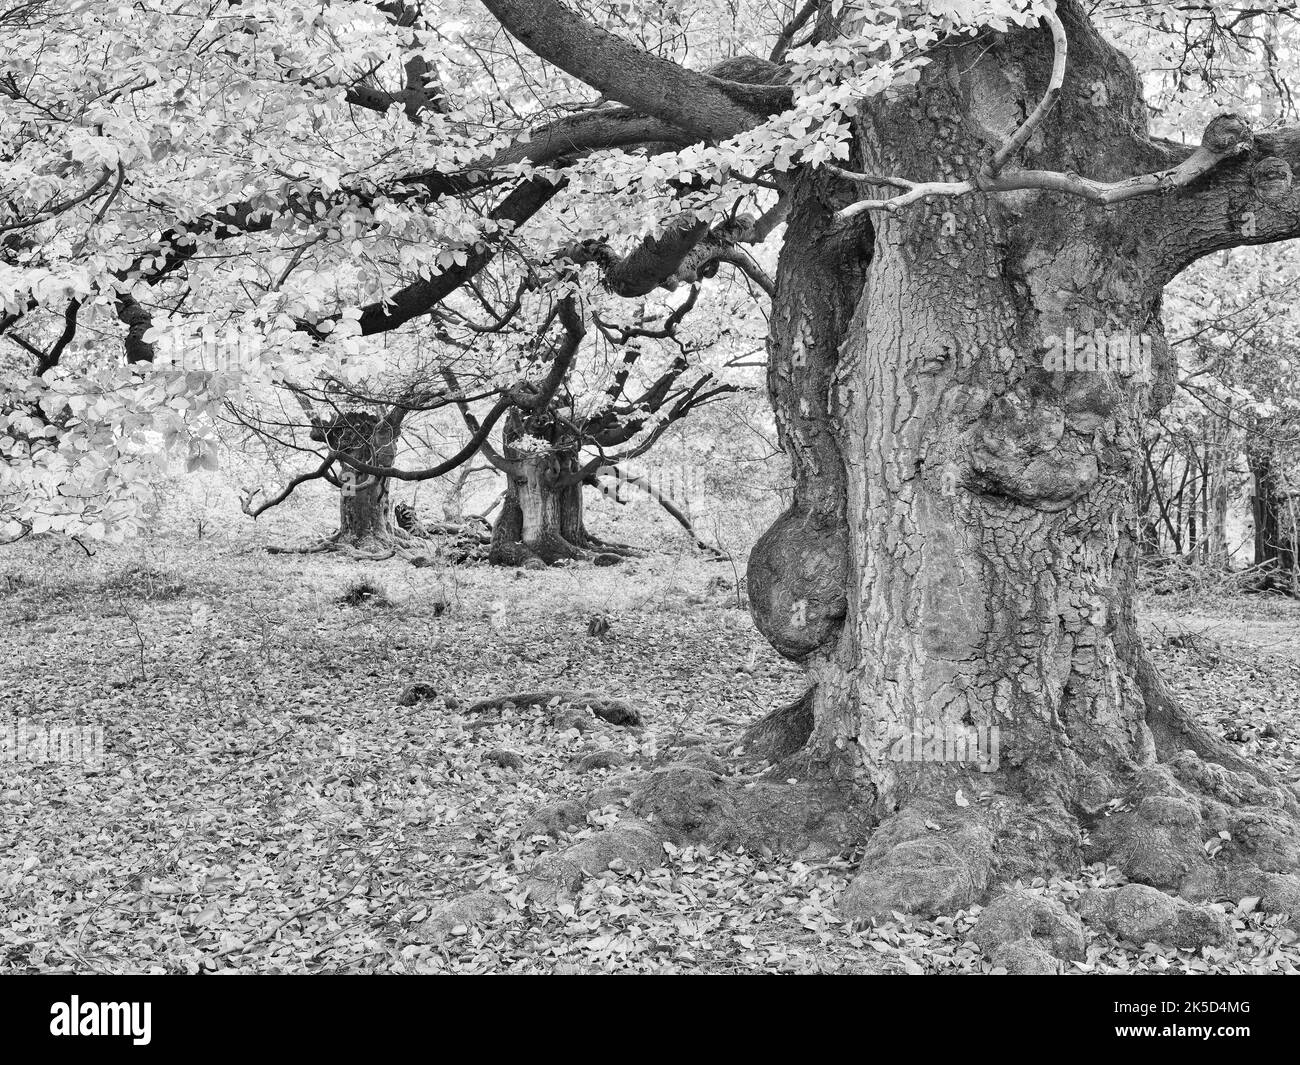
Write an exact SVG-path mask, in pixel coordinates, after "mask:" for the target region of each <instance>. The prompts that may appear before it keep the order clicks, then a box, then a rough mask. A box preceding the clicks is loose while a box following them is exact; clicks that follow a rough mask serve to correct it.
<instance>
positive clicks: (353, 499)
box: [311, 411, 401, 546]
mask: <svg viewBox="0 0 1300 1065" xmlns="http://www.w3.org/2000/svg"><path fill="white" fill-rule="evenodd" d="M311 435H312V439H313V440H320V441H323V442H325V443H326V444H328V445H329V447H330V448H332V449H333V450H335V451H338V452H340V453H341V454H342V455H344V456H347V457H349V458H352V459H354V460H355V461H357V462H361V463H365V464H366V465H369V466H392V465H393V463H394V461H395V460H396V458H397V444H398V441H399V439H400V435H401V427H400V424H399V423H398V421H397V419H395V418H384V417H379V416H377V415H374V414H370V413H368V412H364V411H354V412H349V413H343V414H339V415H337V416H336V417H335V418H334V419H333V420H332V421H330V422H329V423H328V424H326V425H321V426H318V427H317V428H316V429H313V430H312V434H311ZM339 481H340V488H339V530H338V534H337V537H336V538H337V540H338V542H340V543H342V544H348V545H352V546H360V545H365V544H367V543H372V542H376V541H385V540H387V539H388V538H390V537H391V536H392V533H393V508H392V500H391V498H390V495H389V478H387V477H374V476H372V475H370V474H367V473H360V472H358V471H357V470H355V469H353V468H352V467H350V466H348V465H347V464H346V463H344V462H340V463H339Z"/></svg>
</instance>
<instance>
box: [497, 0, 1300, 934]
mask: <svg viewBox="0 0 1300 1065" xmlns="http://www.w3.org/2000/svg"><path fill="white" fill-rule="evenodd" d="M484 2H485V4H486V6H487V7H488V8H489V9H490V10H491V11H492V12H493V14H494V15H496V16H497V18H498V19H499V20H500V21H501V23H502V24H503V25H504V26H505V27H506V28H507V29H508V30H509V31H510V33H511V34H512V35H513V36H515V37H516V38H517V39H518V40H519V41H520V42H522V43H523V44H525V45H526V46H528V47H529V48H531V49H533V50H534V51H535V52H536V53H537V54H539V55H541V56H543V57H544V58H546V59H548V60H550V61H551V62H553V63H555V64H557V65H559V66H560V67H562V68H563V69H565V70H566V71H568V72H569V73H570V74H572V75H573V76H574V77H577V78H580V79H582V80H584V81H587V82H588V83H589V84H591V85H592V86H594V87H595V88H598V89H599V90H601V92H603V93H604V94H605V95H606V97H608V98H610V99H613V100H616V101H619V102H621V103H623V104H625V105H626V106H628V107H630V108H634V109H637V110H639V111H641V112H642V113H644V114H646V115H648V116H652V117H654V118H657V119H660V120H662V121H664V122H667V123H670V124H674V125H677V126H679V127H680V128H682V129H683V130H686V131H689V132H691V133H694V134H695V135H697V136H699V137H701V138H704V139H706V140H723V139H725V138H730V137H735V136H737V135H738V134H739V133H740V132H741V131H742V130H745V129H747V128H754V127H758V126H759V125H760V124H761V123H762V121H763V120H764V117H765V116H766V115H767V114H770V113H771V111H772V110H774V109H776V108H779V107H780V106H782V105H781V103H780V102H779V101H776V102H774V101H773V99H772V97H771V95H770V94H764V93H762V92H749V91H742V90H740V89H739V88H738V87H737V86H734V85H728V84H725V83H720V82H717V81H715V80H714V79H711V78H709V77H707V76H702V75H699V74H695V73H693V72H691V71H687V70H684V69H682V68H680V67H677V66H674V65H673V64H670V63H666V62H665V61H664V60H662V59H660V58H657V57H652V56H649V55H647V54H644V53H642V52H641V51H640V50H639V49H636V48H635V47H633V46H631V45H629V44H627V43H626V42H625V41H622V40H619V39H617V38H614V37H612V36H611V35H609V34H607V33H605V32H604V31H602V30H600V29H598V28H597V27H595V26H593V25H591V24H588V23H585V22H583V21H582V20H581V19H580V18H578V17H577V16H576V15H574V14H572V13H571V12H569V11H568V10H566V9H565V8H563V7H562V6H561V5H560V4H558V3H555V2H552V0H484ZM837 10H839V5H830V4H827V5H825V6H824V9H823V10H821V11H820V13H819V15H818V18H817V26H818V33H819V34H820V39H821V40H824V41H826V40H829V41H833V40H834V39H835V36H836V34H837V33H838V32H840V29H841V25H840V23H838V22H837V17H836V15H835V14H834V13H833V12H835V11H837ZM1035 11H1036V13H1037V14H1038V15H1039V16H1040V19H1039V20H1038V21H1037V24H1035V25H1032V26H1023V25H1020V26H1017V25H1008V24H1004V25H1002V26H1001V27H999V28H996V29H994V28H990V29H986V30H984V31H982V32H979V33H977V34H974V35H958V34H953V35H950V36H940V38H939V39H938V40H937V41H935V42H934V43H933V44H932V45H931V46H930V47H929V48H928V49H927V51H926V58H927V60H928V62H927V63H926V64H925V65H924V66H923V67H922V68H921V69H920V70H919V73H918V76H917V77H916V78H914V79H912V81H911V84H910V85H909V84H898V85H895V86H894V87H893V88H892V89H891V90H890V91H888V92H883V93H878V94H876V95H874V96H870V97H868V98H866V99H863V100H862V101H861V102H860V103H859V105H858V106H857V108H856V109H855V114H854V118H853V123H852V143H851V151H850V153H849V157H848V158H847V159H846V160H844V161H843V165H839V164H834V163H827V164H826V165H820V166H815V165H804V166H795V167H793V168H791V169H790V170H789V171H788V172H787V173H786V174H785V175H784V178H783V180H784V183H785V186H786V191H785V195H786V196H787V197H788V198H789V218H788V223H787V230H786V235H785V242H784V246H783V250H782V253H781V261H780V270H779V275H778V277H777V279H776V291H775V309H774V314H773V326H772V334H771V340H770V348H771V350H770V371H769V384H770V390H771V396H772V401H773V403H774V404H775V406H776V410H777V414H778V418H779V423H780V427H781V433H782V439H783V441H784V444H785V446H786V448H787V449H788V451H789V453H790V455H791V457H792V459H793V462H794V467H795V472H796V476H797V481H798V488H797V494H796V500H795V503H794V506H793V507H792V508H791V509H790V510H789V511H788V512H786V513H785V514H784V515H783V516H782V517H781V518H780V519H779V520H778V521H777V523H776V524H775V525H774V526H773V527H772V528H771V529H770V530H769V531H768V532H767V534H766V535H765V536H764V537H763V538H762V540H761V541H760V543H759V544H758V546H757V548H756V549H755V551H754V553H753V557H752V559H751V561H750V567H749V573H750V596H751V603H752V608H753V612H754V615H755V617H756V619H757V621H758V623H759V625H760V627H761V629H762V630H763V632H764V633H765V635H766V636H767V637H768V639H769V640H771V642H772V644H773V645H774V646H775V647H776V648H777V649H778V650H779V651H780V652H781V653H782V654H784V655H787V656H788V657H790V658H793V659H796V660H798V661H800V662H802V663H804V665H805V667H806V669H807V672H808V676H809V679H810V681H811V683H812V690H811V693H810V695H809V696H808V697H807V698H806V699H804V700H802V701H801V702H800V703H799V704H796V706H795V707H794V708H791V709H790V710H788V711H786V712H785V713H784V714H782V715H779V716H778V717H777V718H774V719H772V720H769V721H768V722H765V723H764V725H763V727H762V728H760V729H758V730H756V732H755V734H754V740H755V742H759V741H760V740H761V741H763V742H765V743H766V744H767V745H768V749H770V750H772V751H777V752H784V760H783V761H782V762H781V764H780V766H779V767H778V770H777V772H776V773H775V774H774V777H776V778H779V779H786V778H794V779H798V780H799V781H800V784H798V785H791V786H787V791H786V793H785V794H784V795H782V794H781V793H780V789H779V788H777V789H772V790H771V791H769V792H768V793H767V797H766V799H765V801H766V802H768V803H769V805H770V807H771V810H770V811H769V814H768V816H767V818H766V820H762V819H761V818H760V819H759V820H762V823H763V824H764V825H765V826H766V827H767V828H768V829H769V830H770V831H772V832H780V833H787V834H792V835H795V836H797V835H799V834H801V833H803V834H805V835H807V834H814V835H815V834H816V833H815V831H814V830H813V829H811V828H810V827H809V826H810V825H812V824H815V823H816V822H817V821H818V820H819V819H820V821H821V822H822V826H821V827H822V829H823V830H825V831H828V832H833V831H838V830H846V831H850V832H851V831H853V830H854V829H855V828H860V827H862V826H863V825H866V826H871V827H872V831H871V835H870V837H869V841H868V843H867V850H866V855H865V858H864V861H863V863H862V867H861V870H860V872H859V873H858V876H857V878H856V880H855V882H854V884H853V886H852V888H851V890H850V892H849V896H848V898H847V899H846V901H845V906H846V908H847V909H848V910H849V912H852V913H862V914H865V913H881V912H887V911H889V910H890V909H891V908H898V907H910V908H920V909H931V910H935V909H939V910H942V909H950V908H953V907H957V906H962V905H965V904H967V903H970V902H972V901H975V900H976V899H978V898H980V897H981V896H982V895H983V894H984V893H985V892H986V891H987V890H988V889H989V888H990V887H991V886H992V885H993V884H994V883H995V882H997V881H1001V880H1004V879H1006V878H1007V877H1011V876H1018V875H1028V874H1032V873H1039V872H1046V871H1049V870H1055V869H1070V868H1073V867H1076V866H1077V864H1078V863H1079V861H1080V860H1081V858H1083V857H1085V856H1087V857H1091V858H1092V859H1094V860H1097V859H1105V860H1107V861H1109V862H1112V863H1113V864H1115V865H1117V866H1119V867H1120V868H1121V869H1123V871H1124V872H1125V873H1126V874H1127V875H1128V876H1130V877H1131V878H1133V879H1135V880H1138V881H1141V882H1145V883H1148V884H1153V885H1156V886H1158V887H1161V888H1166V889H1169V890H1172V891H1178V892H1181V893H1183V894H1184V895H1189V896H1198V897H1206V896H1210V895H1215V894H1218V893H1238V894H1243V895H1244V894H1252V895H1259V896H1261V897H1262V898H1263V899H1264V905H1265V906H1267V907H1271V908H1274V909H1284V910H1294V909H1297V908H1300V880H1297V879H1296V877H1295V872H1296V869H1297V865H1298V863H1300V835H1298V834H1297V825H1296V815H1297V807H1296V801H1295V796H1294V795H1293V794H1292V793H1291V792H1290V790H1289V789H1287V788H1285V787H1283V786H1281V785H1279V784H1278V782H1276V781H1274V780H1272V779H1271V778H1270V777H1269V776H1268V775H1267V774H1266V773H1265V772H1263V771H1261V770H1259V769H1256V768H1254V767H1252V766H1251V765H1249V764H1246V763H1245V762H1243V761H1242V759H1240V758H1239V757H1237V756H1236V755H1235V754H1234V753H1232V752H1231V751H1229V750H1228V749H1226V748H1225V746H1224V744H1223V743H1222V742H1221V741H1218V740H1217V739H1215V738H1214V737H1212V736H1210V735H1209V734H1207V733H1206V732H1205V730H1203V729H1202V728H1201V727H1200V726H1198V725H1197V724H1196V723H1195V722H1194V721H1193V720H1192V719H1191V717H1190V716H1189V714H1188V713H1187V712H1186V710H1185V709H1184V708H1182V707H1180V706H1179V705H1178V704H1177V703H1176V701H1175V700H1174V699H1173V698H1172V697H1171V695H1170V693H1169V692H1168V690H1167V689H1166V687H1165V686H1164V684H1163V683H1162V681H1161V679H1160V677H1159V675H1158V673H1157V672H1156V670H1155V669H1154V668H1153V666H1152V665H1151V663H1150V661H1149V659H1148V658H1147V655H1146V653H1145V651H1144V650H1143V647H1142V643H1141V641H1140V639H1139V638H1138V635H1137V632H1136V628H1135V621H1134V614H1133V576H1134V556H1135V552H1136V547H1137V543H1136V530H1135V528H1134V522H1133V513H1132V507H1131V503H1132V499H1133V492H1134V482H1135V477H1136V475H1137V472H1138V464H1139V462H1140V460H1141V449H1140V446H1139V443H1140V437H1141V433H1140V429H1141V426H1142V422H1143V419H1144V418H1146V417H1147V416H1148V415H1149V414H1150V412H1151V411H1152V410H1154V409H1158V408H1159V407H1160V406H1161V405H1162V404H1163V403H1165V402H1167V400H1168V398H1169V395H1170V390H1171V381H1172V360H1171V356H1170V353H1169V348H1168V344H1167V342H1166V340H1165V336H1164V332H1163V328H1162V323H1161V315H1160V302H1161V292H1162V289H1163V288H1164V286H1165V285H1166V284H1167V283H1168V282H1169V281H1170V280H1171V279H1172V278H1174V277H1175V276H1176V275H1177V274H1178V273H1179V272H1180V271H1181V270H1183V269H1184V268H1185V267H1187V266H1188V265H1189V264H1190V263H1192V262H1194V261H1195V260H1197V259H1198V258H1200V257H1202V256H1205V255H1208V254H1210V253H1212V252H1215V251H1218V250H1221V249H1225V248H1231V247H1233V246H1236V245H1241V244H1249V243H1266V242H1271V241H1280V240H1286V239H1289V238H1293V237H1296V236H1300V191H1297V190H1294V189H1293V186H1292V178H1291V175H1292V171H1293V169H1294V168H1295V167H1296V166H1297V165H1300V131H1296V130H1275V131H1270V132H1267V133H1254V132H1252V130H1251V129H1250V128H1249V126H1248V125H1247V123H1246V122H1245V121H1244V120H1242V119H1241V118H1239V117H1237V116H1234V115H1223V116H1220V117H1218V118H1216V119H1214V120H1213V121H1212V122H1210V123H1209V125H1208V127H1207V128H1206V129H1205V130H1204V132H1203V134H1202V135H1201V136H1200V144H1199V146H1196V147H1184V146H1181V145H1177V144H1173V143H1169V142H1165V141H1162V140H1159V139H1156V138H1154V137H1152V136H1150V135H1148V133H1147V129H1148V116H1147V111H1146V108H1145V105H1144V103H1143V98H1142V93H1141V86H1140V82H1139V78H1138V75H1137V73H1136V71H1135V69H1134V67H1133V65H1132V63H1131V62H1130V61H1129V60H1128V59H1127V58H1126V56H1125V55H1123V54H1122V53H1121V52H1120V51H1119V50H1118V49H1117V48H1116V47H1115V46H1114V45H1113V44H1112V43H1110V42H1108V41H1107V40H1106V39H1105V38H1103V36H1102V35H1101V34H1100V33H1099V32H1098V30H1097V28H1096V27H1095V26H1094V25H1093V24H1092V23H1091V22H1090V20H1089V16H1088V14H1087V12H1086V10H1085V8H1084V6H1083V5H1082V4H1080V3H1078V2H1076V0H1063V2H1061V3H1060V4H1059V5H1058V4H1050V3H1048V4H1040V5H1035ZM1098 334H1100V335H1102V336H1104V337H1105V338H1107V342H1106V344H1104V345H1103V347H1104V348H1105V349H1106V350H1105V351H1104V352H1103V353H1102V354H1103V358H1102V359H1101V361H1093V362H1091V363H1089V364H1087V365H1084V364H1078V365H1076V364H1072V363H1071V364H1063V363H1062V362H1061V361H1060V360H1059V358H1054V357H1053V356H1054V355H1056V356H1059V354H1060V351H1059V348H1060V344H1061V338H1066V337H1076V336H1083V335H1091V336H1096V335H1098ZM1121 348H1122V349H1123V350H1122V351H1121V350H1120V349H1121ZM1144 360H1145V361H1144ZM918 725H921V726H925V725H935V726H945V727H950V728H956V729H960V728H970V729H979V728H989V727H994V726H996V727H997V728H998V729H1000V735H1001V748H1000V760H999V763H998V767H997V768H996V770H994V771H990V772H986V773H979V772H976V771H975V770H974V768H973V767H972V766H971V765H969V764H962V763H953V762H943V761H935V760H929V759H922V760H896V759H892V758H890V757H888V756H887V751H888V743H887V742H882V741H883V740H885V738H887V737H889V736H891V735H895V734H898V733H899V731H900V730H901V731H911V730H914V729H915V728H916V727H917V726H918ZM985 768H991V767H989V766H986V767H985ZM683 786H684V785H683ZM800 789H811V790H812V791H814V792H818V793H820V794H821V795H822V798H821V799H820V800H819V801H818V802H817V803H815V804H813V803H809V802H808V801H805V800H803V799H799V798H797V797H796V795H795V793H796V792H798V791H799V790H800ZM832 794H833V795H834V796H835V798H834V799H833V800H828V799H827V798H826V796H827V795H832ZM719 801H721V800H719ZM735 801H737V802H740V801H742V800H740V799H736V800H735ZM743 801H745V802H747V803H753V802H755V801H757V800H755V799H753V798H752V797H748V798H746V799H744V800H743ZM684 805H685V806H690V804H683V803H682V802H680V801H679V802H676V803H674V802H670V801H667V800H665V801H662V802H658V803H655V802H651V803H650V804H649V806H650V808H653V809H656V810H657V811H658V812H659V813H660V815H661V816H665V817H671V816H672V814H673V812H674V811H675V812H676V813H677V814H678V815H679V816H680V814H681V811H682V809H683V808H684ZM814 809H815V810H817V811H818V813H816V814H812V813H810V811H812V810H814ZM691 810H692V813H691V820H692V822H693V823H695V822H698V824H697V825H696V827H697V828H698V825H699V824H704V823H705V822H706V821H707V818H705V817H703V816H702V815H700V812H699V810H698V809H697V808H696V807H694V806H691ZM776 811H784V814H778V813H777V812H776ZM828 811H829V812H828ZM790 813H793V814H795V815H796V816H795V817H794V818H793V819H792V818H790V817H788V816H785V815H787V814H790ZM795 822H797V823H795ZM1220 832H1226V833H1227V840H1228V841H1227V842H1226V844H1225V845H1224V847H1223V849H1222V850H1220V851H1218V853H1217V854H1216V855H1215V856H1214V857H1213V859H1211V858H1210V857H1207V849H1206V847H1205V843H1206V841H1207V839H1210V838H1212V837H1215V836H1216V834H1218V833H1220ZM1212 849H1213V848H1211V850H1212Z"/></svg>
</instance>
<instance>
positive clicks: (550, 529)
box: [488, 412, 592, 566]
mask: <svg viewBox="0 0 1300 1065" xmlns="http://www.w3.org/2000/svg"><path fill="white" fill-rule="evenodd" d="M525 432H526V433H528V434H529V435H530V436H532V437H533V438H534V439H542V440H545V441H546V442H548V443H549V444H550V449H549V450H547V451H543V452H540V453H535V452H529V453H525V452H520V451H519V450H518V449H517V448H516V447H515V441H517V440H518V439H519V438H520V436H522V435H523V434H524V433H525ZM502 440H503V445H502V451H503V454H504V456H505V458H506V465H507V466H508V469H507V470H506V495H505V500H504V501H503V503H502V506H501V513H500V514H499V515H498V516H497V521H496V524H495V525H494V526H493V528H492V546H491V548H490V550H489V554H488V560H489V561H490V562H492V563H493V564H494V565H499V566H518V565H521V564H522V563H524V562H526V561H528V560H529V559H538V560H540V561H541V562H544V563H546V564H547V565H551V564H552V563H554V562H559V561H561V560H567V559H578V558H585V557H587V554H588V549H589V548H590V547H591V546H592V544H591V541H590V539H589V537H588V535H587V531H586V528H585V527H584V525H583V520H582V484H581V482H580V481H579V480H577V474H578V469H579V464H580V463H579V454H578V446H577V441H576V440H574V439H572V437H571V435H570V433H569V432H568V431H567V429H566V427H565V426H563V425H562V424H561V422H560V421H559V420H558V419H556V418H555V417H553V416H551V415H550V414H548V413H546V412H543V413H541V414H539V415H534V416H531V417H524V416H521V415H520V414H519V413H518V412H513V413H512V414H511V415H510V416H509V417H508V418H507V420H506V425H505V428H504V430H503V433H502Z"/></svg>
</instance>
